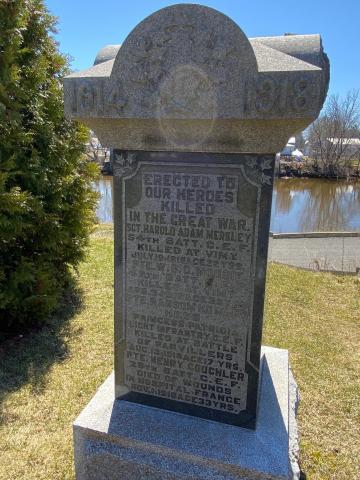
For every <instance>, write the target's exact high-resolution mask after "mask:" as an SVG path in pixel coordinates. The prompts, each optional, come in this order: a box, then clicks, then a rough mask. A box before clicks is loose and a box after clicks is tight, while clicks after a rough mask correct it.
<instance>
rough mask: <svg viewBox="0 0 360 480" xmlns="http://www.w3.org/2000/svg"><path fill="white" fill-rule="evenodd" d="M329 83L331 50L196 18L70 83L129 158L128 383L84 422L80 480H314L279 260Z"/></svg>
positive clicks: (191, 12) (121, 269)
mask: <svg viewBox="0 0 360 480" xmlns="http://www.w3.org/2000/svg"><path fill="white" fill-rule="evenodd" d="M328 82H329V62H328V59H327V57H326V55H325V53H324V52H323V48H322V43H321V38H320V36H319V35H286V36H282V37H262V38H252V39H248V38H247V37H246V35H245V34H244V33H243V32H242V30H241V29H240V28H239V27H238V26H237V25H236V24H235V23H234V22H233V21H232V20H231V19H229V18H228V17H226V16H224V15H223V14H221V13H219V12H217V11H215V10H212V9H210V8H207V7H203V6H200V5H191V4H187V5H175V6H172V7H168V8H165V9H163V10H160V11H158V12H156V13H154V14H153V15H151V16H150V17H148V18H146V19H145V20H144V21H143V22H141V23H140V24H139V25H138V26H136V27H135V29H134V30H133V31H132V32H131V33H130V34H129V36H128V37H127V39H126V40H125V41H124V43H123V44H122V45H121V47H120V46H108V47H105V48H104V49H103V50H101V51H100V52H99V54H98V56H97V58H96V61H95V64H94V66H93V67H91V68H89V69H88V70H85V71H82V72H76V73H74V74H72V75H69V76H68V77H66V79H65V81H64V91H65V93H64V95H65V110H66V114H67V116H68V117H69V118H73V119H77V120H79V121H81V122H83V123H85V124H86V125H87V126H89V127H90V128H91V129H92V130H93V131H94V132H95V133H96V135H97V136H98V138H99V139H100V141H101V143H102V144H103V145H104V146H106V147H110V148H112V149H114V231H115V287H114V299H115V368H114V375H111V376H110V377H109V378H108V379H107V380H106V381H105V383H104V384H103V385H102V386H101V387H100V389H99V390H98V392H97V393H96V394H95V396H94V397H93V399H92V400H91V402H90V403H89V404H88V405H87V407H86V408H85V409H84V410H83V412H82V413H81V414H80V416H79V417H78V419H77V420H76V421H75V423H74V449H75V467H76V475H77V479H78V480H85V479H86V480H90V479H93V480H101V479H104V480H107V479H109V480H115V479H134V480H135V479H136V480H139V479H147V480H180V479H181V480H182V479H189V480H190V479H203V480H212V479H214V480H215V479H216V480H240V479H242V480H250V479H251V480H253V479H290V478H299V467H298V459H297V455H298V441H297V427H296V418H295V413H296V412H295V411H296V404H297V395H298V393H297V386H296V383H295V380H294V379H293V377H292V374H291V370H290V368H289V363H288V352H287V351H286V350H279V349H275V348H270V347H262V346H261V335H262V324H263V307H264V290H265V278H266V266H267V249H268V238H269V222H270V212H271V198H272V189H273V173H274V160H275V153H276V152H277V151H279V150H281V149H282V147H283V146H284V145H285V144H286V142H287V140H288V138H289V137H290V136H291V135H293V134H294V133H296V132H298V131H301V130H303V129H304V128H306V127H307V126H308V125H309V124H310V123H311V122H312V121H313V120H315V119H316V118H317V116H318V114H319V112H320V110H321V107H322V105H323V103H324V99H325V96H326V92H327V88H328ZM89 348H91V345H89Z"/></svg>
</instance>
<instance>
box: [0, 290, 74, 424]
mask: <svg viewBox="0 0 360 480" xmlns="http://www.w3.org/2000/svg"><path fill="white" fill-rule="evenodd" d="M82 307H83V292H82V290H81V289H79V287H78V286H77V285H76V283H75V282H73V283H72V284H71V286H69V288H68V289H67V291H66V292H65V294H64V297H63V301H62V305H61V307H60V308H59V310H58V311H57V312H56V313H55V314H54V315H53V316H52V317H51V318H50V319H49V320H48V321H47V323H46V324H45V325H44V326H42V327H41V328H37V329H33V330H30V331H29V332H27V333H26V334H24V335H23V336H22V335H19V336H17V337H14V338H12V339H9V340H6V341H4V342H3V343H1V344H0V365H1V367H0V403H2V402H3V400H4V399H5V398H6V396H7V395H9V394H10V393H12V392H14V391H16V390H18V389H19V388H21V387H22V386H23V385H25V384H29V385H30V388H31V389H32V390H33V392H34V393H41V392H42V391H43V389H44V388H45V374H46V373H47V371H48V370H49V369H50V367H51V366H52V365H53V364H54V363H59V362H62V361H63V360H64V359H65V358H66V357H67V355H68V346H67V343H68V339H69V338H70V325H69V321H70V320H71V319H72V318H73V316H74V315H75V314H76V313H78V312H80V311H81V309H82ZM79 333H81V332H80V331H78V332H74V330H73V329H72V330H71V337H72V338H73V336H74V335H77V334H79ZM1 419H2V414H1V412H0V421H1Z"/></svg>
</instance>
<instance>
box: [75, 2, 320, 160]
mask: <svg viewBox="0 0 360 480" xmlns="http://www.w3.org/2000/svg"><path fill="white" fill-rule="evenodd" d="M115 52H116V46H110V47H105V49H104V51H100V52H99V54H98V57H97V59H96V63H97V65H96V66H94V67H92V68H90V69H88V70H86V71H84V72H80V73H74V74H72V75H70V76H69V77H67V78H66V79H65V110H66V113H67V114H68V115H69V116H70V117H72V118H78V119H80V120H82V121H84V122H85V123H87V124H88V125H89V126H90V127H91V128H92V129H93V130H94V131H96V132H97V135H98V136H99V138H100V140H101V141H102V143H103V144H105V145H111V146H112V147H114V148H119V149H124V150H173V151H208V152H234V153H236V152H257V153H273V152H276V151H278V150H280V149H281V148H282V146H283V144H284V143H285V142H286V141H287V139H288V138H289V136H290V135H291V134H292V133H294V132H295V131H297V130H301V129H303V128H305V127H306V126H307V125H308V124H309V123H310V122H311V121H312V120H314V119H315V118H316V117H317V115H318V113H319V111H320V109H321V107H322V104H323V101H324V98H325V95H326V91H327V85H328V79H329V67H328V62H327V57H326V56H325V54H324V53H323V49H322V45H321V41H320V37H319V36H316V35H313V36H285V37H281V38H280V39H277V37H275V38H274V37H265V38H258V39H252V40H251V41H249V40H248V39H247V38H246V36H245V34H244V33H243V32H242V31H241V29H240V28H239V27H238V26H237V25H236V24H235V23H234V22H233V21H232V20H230V19H229V18H228V17H226V16H225V15H223V14H221V13H219V12H217V11H215V10H213V9H210V8H208V7H203V6H200V5H175V6H172V7H168V8H165V9H163V10H160V11H159V12H156V13H154V14H153V15H150V17H148V18H147V19H145V20H144V21H143V22H141V23H140V24H139V25H138V26H137V27H136V28H135V29H134V30H133V31H132V32H131V33H130V35H129V36H128V37H127V39H126V40H125V42H124V43H123V44H122V46H121V48H119V50H118V52H117V54H116V57H115V58H113V59H111V58H112V57H113V56H114V54H115ZM104 60H107V61H104ZM100 61H102V62H103V63H99V62H100Z"/></svg>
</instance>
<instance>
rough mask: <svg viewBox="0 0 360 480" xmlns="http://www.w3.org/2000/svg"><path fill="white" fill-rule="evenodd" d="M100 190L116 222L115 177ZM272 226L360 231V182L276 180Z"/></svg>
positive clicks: (107, 215)
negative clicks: (114, 206) (113, 196)
mask: <svg viewBox="0 0 360 480" xmlns="http://www.w3.org/2000/svg"><path fill="white" fill-rule="evenodd" d="M96 190H97V191H99V192H100V195H101V198H100V201H99V205H98V209H97V216H98V218H99V221H100V222H102V223H109V222H112V221H113V215H112V210H113V207H112V201H113V200H112V177H102V178H101V179H100V180H99V181H98V182H97V184H96ZM270 229H271V231H272V232H276V233H281V232H286V233H289V232H334V231H337V232H343V231H360V181H349V182H347V181H346V180H324V179H315V178H290V179H282V178H280V179H276V180H275V184H274V194H273V203H272V210H271V227H270Z"/></svg>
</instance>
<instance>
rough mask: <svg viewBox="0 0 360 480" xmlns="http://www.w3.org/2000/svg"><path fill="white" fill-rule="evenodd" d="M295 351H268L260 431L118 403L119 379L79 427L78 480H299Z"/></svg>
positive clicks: (82, 417) (89, 409) (98, 397)
mask: <svg viewBox="0 0 360 480" xmlns="http://www.w3.org/2000/svg"><path fill="white" fill-rule="evenodd" d="M298 400H299V395H298V389H297V385H296V382H295V380H294V378H293V376H292V374H291V372H290V370H289V363H288V352H287V351H286V350H280V349H275V348H270V347H263V348H262V376H261V388H260V399H259V414H258V422H257V427H256V430H255V431H250V430H245V429H242V428H238V427H233V426H229V425H223V424H220V423H215V422H211V421H208V420H203V419H199V418H195V417H190V416H186V415H182V414H178V413H173V412H168V411H163V410H159V409H155V408H151V407H145V406H140V405H136V404H133V403H129V402H125V401H121V400H115V399H114V380H113V375H110V376H109V377H108V379H107V380H106V381H105V382H104V383H103V385H102V386H101V387H100V389H99V390H98V392H97V393H96V394H95V396H94V397H93V399H92V400H91V402H90V403H89V404H88V405H87V407H86V408H85V409H84V410H83V412H82V413H81V414H80V416H79V417H78V418H77V420H76V421H75V423H74V443H75V466H76V474H77V477H76V478H77V480H122V479H127V480H131V479H134V480H139V479H146V480H183V479H187V480H190V479H199V480H200V479H201V480H260V479H261V480H265V479H267V480H272V479H293V480H295V479H298V478H299V467H298V462H297V460H298V450H299V446H298V432H297V426H296V409H297V404H298Z"/></svg>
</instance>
